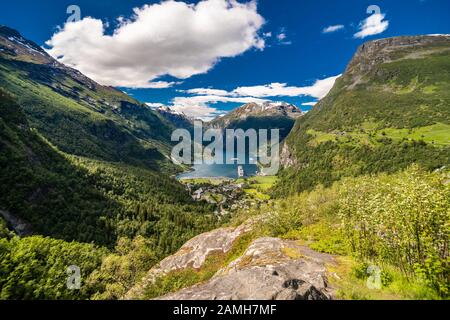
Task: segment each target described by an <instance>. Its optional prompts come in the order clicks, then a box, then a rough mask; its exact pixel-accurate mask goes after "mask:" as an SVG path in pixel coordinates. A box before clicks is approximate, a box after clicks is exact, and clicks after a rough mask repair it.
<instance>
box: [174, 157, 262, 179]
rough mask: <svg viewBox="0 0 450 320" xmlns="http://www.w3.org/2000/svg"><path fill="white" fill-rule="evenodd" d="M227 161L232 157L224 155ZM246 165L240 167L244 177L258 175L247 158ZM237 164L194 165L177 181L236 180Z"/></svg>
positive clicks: (179, 176) (178, 177)
mask: <svg viewBox="0 0 450 320" xmlns="http://www.w3.org/2000/svg"><path fill="white" fill-rule="evenodd" d="M225 156H226V157H227V159H233V157H232V156H228V155H226V154H225ZM246 158H247V160H246V161H245V162H246V164H244V165H242V167H243V168H244V172H245V176H247V177H249V176H254V175H256V174H257V173H258V166H257V165H256V164H250V161H249V159H248V156H247V157H246ZM238 167H239V165H238V164H237V163H234V164H226V162H224V164H206V163H203V164H196V165H194V166H193V167H192V170H191V171H189V172H186V173H182V174H180V175H178V176H177V179H196V178H231V179H237V178H239V177H238Z"/></svg>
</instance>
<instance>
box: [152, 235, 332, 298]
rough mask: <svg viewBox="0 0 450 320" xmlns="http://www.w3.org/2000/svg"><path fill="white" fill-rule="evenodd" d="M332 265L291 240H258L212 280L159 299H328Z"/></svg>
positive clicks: (320, 255)
mask: <svg viewBox="0 0 450 320" xmlns="http://www.w3.org/2000/svg"><path fill="white" fill-rule="evenodd" d="M332 263H334V258H333V257H332V256H330V255H326V254H320V253H317V252H314V251H312V250H311V249H309V248H307V247H304V246H300V245H298V244H297V243H295V242H293V241H286V240H281V239H277V238H260V239H257V240H255V241H254V242H253V243H252V244H251V245H250V247H249V248H248V249H247V251H246V252H245V253H244V254H243V255H242V256H241V257H240V258H239V259H237V260H235V261H234V262H232V263H231V264H230V265H228V266H227V267H225V268H224V269H223V270H220V271H219V272H217V274H216V275H215V276H214V277H213V278H212V279H211V280H209V281H207V282H206V283H202V284H199V285H196V286H193V287H190V288H187V289H184V290H181V291H179V292H176V293H172V294H168V295H166V296H164V297H161V298H160V299H162V300H329V299H332V298H333V290H332V288H330V286H329V284H328V281H327V275H326V273H327V272H326V265H327V264H332Z"/></svg>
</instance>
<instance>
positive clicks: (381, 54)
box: [277, 36, 450, 194]
mask: <svg viewBox="0 0 450 320" xmlns="http://www.w3.org/2000/svg"><path fill="white" fill-rule="evenodd" d="M449 93H450V36H414V37H395V38H389V39H382V40H375V41H370V42H367V43H365V44H363V45H361V46H360V47H359V48H358V50H357V52H356V54H355V56H354V57H353V58H352V60H351V61H350V62H349V64H348V67H347V68H346V72H345V73H344V74H343V75H342V76H341V77H340V78H338V79H337V80H336V83H335V85H334V87H333V88H332V89H331V91H330V92H329V94H328V95H327V96H326V97H324V98H323V99H322V100H321V101H319V103H318V104H317V105H316V106H315V107H314V108H313V109H312V110H311V111H310V112H308V114H306V115H305V116H304V117H302V118H300V119H298V120H297V122H296V124H295V126H294V128H293V129H292V131H291V133H290V135H289V136H288V137H287V139H286V143H285V145H284V147H283V151H282V155H281V162H282V164H283V166H284V167H285V170H284V171H283V172H282V176H283V177H284V178H283V179H282V182H281V184H280V185H279V186H278V191H277V192H278V194H283V193H286V192H287V193H291V192H298V191H302V190H305V189H309V188H312V187H313V186H314V185H316V184H319V183H324V184H325V185H330V184H331V183H332V182H333V181H336V180H338V179H340V178H342V177H343V176H357V175H361V174H368V173H378V172H395V171H397V170H399V169H404V168H406V167H407V166H408V165H410V164H412V163H419V164H421V165H423V166H424V167H425V168H427V169H428V170H434V169H437V168H440V167H442V166H444V165H448V159H449V158H450V153H449V152H450V149H449V140H450V139H449V137H448V131H449V128H450V112H449V111H450V108H449V105H450V94H449ZM445 132H447V134H445ZM430 155H433V156H430ZM292 182H295V183H292Z"/></svg>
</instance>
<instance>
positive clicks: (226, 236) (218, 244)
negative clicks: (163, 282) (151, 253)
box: [124, 222, 252, 299]
mask: <svg viewBox="0 0 450 320" xmlns="http://www.w3.org/2000/svg"><path fill="white" fill-rule="evenodd" d="M251 229H252V223H251V222H248V223H245V224H243V225H242V226H239V227H237V228H221V229H216V230H213V231H211V232H208V233H204V234H201V235H199V236H197V237H195V238H193V239H191V240H190V241H188V242H187V243H186V244H185V245H183V246H182V247H181V249H180V250H179V251H178V252H177V253H175V254H174V255H171V256H169V257H167V258H166V259H164V260H162V261H161V262H160V263H159V264H158V265H157V266H156V267H155V268H153V269H151V270H150V271H149V273H148V274H147V275H146V276H145V278H144V279H143V280H142V281H141V283H139V284H138V285H137V286H135V287H133V288H132V289H131V290H130V291H129V292H128V293H127V294H126V296H125V297H124V298H125V299H138V298H139V297H141V296H142V293H143V292H144V291H145V288H146V287H147V286H148V285H149V284H152V283H153V282H154V281H155V279H156V278H158V277H161V276H163V275H165V274H167V273H169V272H171V271H175V270H182V269H186V268H195V269H200V268H201V267H202V266H203V264H204V263H205V261H206V258H207V257H208V256H209V255H210V254H212V253H227V252H228V251H230V250H231V248H232V246H233V244H234V242H235V241H236V240H237V239H238V238H239V237H240V236H242V235H243V234H245V233H247V232H249V231H250V230H251Z"/></svg>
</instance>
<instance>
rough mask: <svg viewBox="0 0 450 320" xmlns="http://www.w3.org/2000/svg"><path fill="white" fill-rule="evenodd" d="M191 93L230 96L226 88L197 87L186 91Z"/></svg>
mask: <svg viewBox="0 0 450 320" xmlns="http://www.w3.org/2000/svg"><path fill="white" fill-rule="evenodd" d="M184 92H186V93H190V94H196V95H214V96H228V95H229V93H228V91H226V90H218V89H210V88H196V89H190V90H186V91H184Z"/></svg>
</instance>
